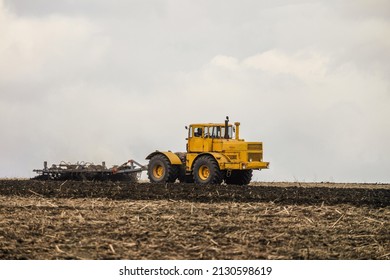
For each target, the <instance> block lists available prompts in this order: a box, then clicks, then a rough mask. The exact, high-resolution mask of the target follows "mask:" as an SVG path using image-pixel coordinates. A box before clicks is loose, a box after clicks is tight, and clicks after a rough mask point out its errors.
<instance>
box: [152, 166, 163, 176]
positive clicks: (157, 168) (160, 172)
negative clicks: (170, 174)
mask: <svg viewBox="0 0 390 280" xmlns="http://www.w3.org/2000/svg"><path fill="white" fill-rule="evenodd" d="M153 176H154V177H155V178H157V179H160V178H162V177H163V176H164V167H163V166H162V165H156V166H155V167H154V168H153Z"/></svg>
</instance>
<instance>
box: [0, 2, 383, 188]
mask: <svg viewBox="0 0 390 280" xmlns="http://www.w3.org/2000/svg"><path fill="white" fill-rule="evenodd" d="M389 62H390V2H389V1H386V0H370V1H366V0H354V1H352V0H351V1H348V0H346V1H336V0H318V1H303V0H302V1H299V0H297V1H284V0H274V1H260V0H240V1H233V0H223V1H222V0H214V1H207V0H197V1H194V0H193V1H190V0H180V1H179V0H116V1H103V0H83V1H76V0H57V1H51V0H35V1H30V0H12V1H11V0H0V129H1V137H0V152H1V155H0V177H1V178H4V177H6V178H10V177H24V178H29V177H32V176H34V175H35V174H34V173H33V172H32V170H33V169H35V168H41V167H42V166H43V161H45V160H46V161H48V162H49V164H52V163H59V162H60V161H66V162H76V161H88V162H94V163H100V162H101V161H106V163H107V165H110V166H111V165H114V164H121V163H123V162H125V161H127V160H128V159H135V160H137V161H139V162H141V163H144V164H146V163H147V161H146V160H145V157H146V156H147V155H148V154H149V153H151V152H153V151H155V150H172V151H184V150H185V145H186V140H185V138H186V134H187V131H186V130H185V128H184V127H185V126H186V125H188V124H190V123H200V122H223V121H224V119H225V117H226V116H229V117H230V120H231V121H232V122H235V121H239V122H241V130H240V134H241V137H242V138H244V139H245V140H247V141H262V142H263V145H264V160H265V161H269V162H270V169H268V170H262V171H255V172H254V178H253V179H254V180H256V181H306V182H322V181H326V182H358V183H359V182H361V183H368V182H370V183H390V110H389V109H390V79H389V77H390V63H389ZM143 176H144V175H143Z"/></svg>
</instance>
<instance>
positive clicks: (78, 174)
mask: <svg viewBox="0 0 390 280" xmlns="http://www.w3.org/2000/svg"><path fill="white" fill-rule="evenodd" d="M143 170H147V166H145V165H142V164H140V163H138V162H136V161H135V160H128V161H127V162H125V163H123V164H122V165H114V166H113V167H111V168H108V167H107V166H106V163H105V162H104V161H103V162H102V164H94V163H91V162H84V161H81V162H76V163H67V162H65V161H61V162H60V164H53V165H52V166H51V167H48V164H47V161H44V163H43V169H34V170H33V171H34V172H35V173H37V176H36V177H34V178H33V179H37V180H57V181H65V180H77V181H130V182H137V181H138V179H139V178H140V176H141V172H142V171H143Z"/></svg>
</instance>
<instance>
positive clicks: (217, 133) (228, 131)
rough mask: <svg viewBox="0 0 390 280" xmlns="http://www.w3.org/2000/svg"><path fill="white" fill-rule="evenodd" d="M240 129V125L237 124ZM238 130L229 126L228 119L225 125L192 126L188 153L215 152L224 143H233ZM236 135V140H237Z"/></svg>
mask: <svg viewBox="0 0 390 280" xmlns="http://www.w3.org/2000/svg"><path fill="white" fill-rule="evenodd" d="M235 125H236V127H238V125H239V123H235ZM235 131H236V129H235V127H234V126H233V125H232V124H229V119H228V118H227V119H226V121H225V123H224V124H223V123H206V124H191V125H190V126H189V129H188V138H187V139H188V143H187V152H195V153H202V152H213V151H215V148H216V147H217V146H220V145H221V144H222V143H223V142H226V141H231V140H232V139H233V134H234V133H235ZM237 136H238V135H237V133H236V138H237Z"/></svg>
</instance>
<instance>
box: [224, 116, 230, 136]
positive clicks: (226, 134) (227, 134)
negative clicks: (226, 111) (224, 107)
mask: <svg viewBox="0 0 390 280" xmlns="http://www.w3.org/2000/svg"><path fill="white" fill-rule="evenodd" d="M228 129H229V117H228V116H226V120H225V136H224V137H225V139H229V131H228Z"/></svg>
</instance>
